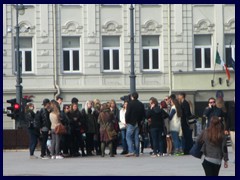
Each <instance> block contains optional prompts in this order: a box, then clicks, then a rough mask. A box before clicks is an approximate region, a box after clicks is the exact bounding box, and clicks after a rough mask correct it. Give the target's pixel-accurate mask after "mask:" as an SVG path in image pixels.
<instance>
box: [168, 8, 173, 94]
mask: <svg viewBox="0 0 240 180" xmlns="http://www.w3.org/2000/svg"><path fill="white" fill-rule="evenodd" d="M168 75H169V95H171V94H172V63H171V4H168Z"/></svg>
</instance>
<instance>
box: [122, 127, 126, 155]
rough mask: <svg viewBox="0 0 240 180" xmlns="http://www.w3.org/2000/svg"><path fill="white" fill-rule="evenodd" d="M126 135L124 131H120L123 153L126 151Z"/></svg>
mask: <svg viewBox="0 0 240 180" xmlns="http://www.w3.org/2000/svg"><path fill="white" fill-rule="evenodd" d="M126 133H127V130H126V129H121V135H122V147H123V151H125V152H126V151H128V147H127V140H126Z"/></svg>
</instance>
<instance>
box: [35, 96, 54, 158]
mask: <svg viewBox="0 0 240 180" xmlns="http://www.w3.org/2000/svg"><path fill="white" fill-rule="evenodd" d="M42 105H43V108H42V109H41V110H40V111H39V112H38V113H37V114H36V124H37V126H38V127H40V134H41V155H40V157H41V158H42V159H50V157H48V156H47V154H46V151H47V140H48V136H49V135H50V134H51V122H50V119H49V113H50V100H49V99H44V100H43V103H42Z"/></svg>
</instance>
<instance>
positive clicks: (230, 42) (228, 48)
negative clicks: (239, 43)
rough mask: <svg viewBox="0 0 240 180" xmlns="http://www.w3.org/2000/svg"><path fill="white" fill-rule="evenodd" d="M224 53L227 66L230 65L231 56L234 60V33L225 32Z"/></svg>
mask: <svg viewBox="0 0 240 180" xmlns="http://www.w3.org/2000/svg"><path fill="white" fill-rule="evenodd" d="M225 55H226V60H225V62H226V64H227V66H228V67H232V65H231V64H232V63H231V58H232V59H233V60H235V34H225Z"/></svg>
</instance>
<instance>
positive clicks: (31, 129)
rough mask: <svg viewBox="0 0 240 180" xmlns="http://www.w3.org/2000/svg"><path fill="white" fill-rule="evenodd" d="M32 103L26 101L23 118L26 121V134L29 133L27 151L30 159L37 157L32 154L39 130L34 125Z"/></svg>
mask: <svg viewBox="0 0 240 180" xmlns="http://www.w3.org/2000/svg"><path fill="white" fill-rule="evenodd" d="M33 110H34V105H33V104H32V103H28V104H27V105H26V107H25V120H26V121H27V123H28V134H29V138H30V141H29V151H30V159H37V158H38V157H37V156H35V155H34V151H35V148H36V146H37V143H38V138H39V131H38V130H37V129H36V127H35V123H34V121H35V113H34V111H33Z"/></svg>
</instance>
